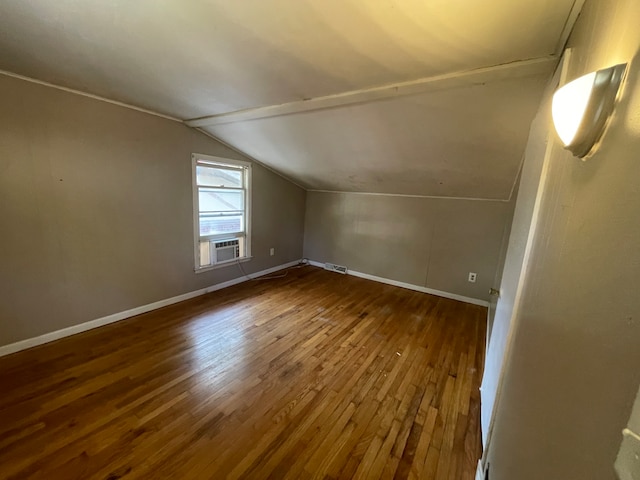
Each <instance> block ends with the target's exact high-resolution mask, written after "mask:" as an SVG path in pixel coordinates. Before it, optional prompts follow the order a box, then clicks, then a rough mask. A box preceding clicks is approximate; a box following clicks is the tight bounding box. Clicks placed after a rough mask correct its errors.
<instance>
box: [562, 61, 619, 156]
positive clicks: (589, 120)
mask: <svg viewBox="0 0 640 480" xmlns="http://www.w3.org/2000/svg"><path fill="white" fill-rule="evenodd" d="M626 69H627V64H626V63H621V64H619V65H614V66H613V67H609V68H604V69H602V70H598V71H597V72H591V73H588V74H587V75H584V76H583V77H580V78H578V79H576V80H573V81H572V82H569V83H567V84H566V85H564V86H563V87H561V88H559V89H558V90H556V93H554V95H553V101H552V104H551V113H552V116H553V123H554V125H555V127H556V132H558V136H559V137H560V140H562V143H563V144H564V148H566V149H567V150H569V151H571V153H573V154H574V155H575V156H576V157H580V158H582V157H584V156H586V155H587V154H588V153H589V152H590V151H591V149H592V148H593V146H594V145H595V143H596V142H597V141H598V139H599V138H600V137H601V136H602V133H603V131H604V127H605V125H606V122H607V119H608V118H609V116H610V115H611V113H612V112H613V106H614V103H615V100H616V96H617V94H618V89H619V88H620V84H621V83H622V79H623V77H624V73H625V70H626Z"/></svg>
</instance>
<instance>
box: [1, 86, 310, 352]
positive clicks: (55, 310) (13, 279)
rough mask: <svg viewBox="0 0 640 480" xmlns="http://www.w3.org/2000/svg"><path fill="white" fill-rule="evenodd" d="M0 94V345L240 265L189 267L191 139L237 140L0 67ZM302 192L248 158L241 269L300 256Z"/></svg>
mask: <svg viewBox="0 0 640 480" xmlns="http://www.w3.org/2000/svg"><path fill="white" fill-rule="evenodd" d="M0 105H2V108H1V109H0V125H2V127H1V128H0V224H1V225H2V233H1V234H0V264H1V270H0V272H1V273H0V345H6V344H9V343H13V342H16V341H19V340H23V339H27V338H30V337H34V336H37V335H41V334H44V333H47V332H51V331H55V330H59V329H62V328H65V327H69V326H71V325H75V324H79V323H83V322H86V321H89V320H93V319H96V318H100V317H103V316H105V315H109V314H113V313H117V312H121V311H124V310H127V309H130V308H134V307H138V306H141V305H145V304H148V303H151V302H154V301H158V300H162V299H165V298H169V297H172V296H176V295H179V294H182V293H186V292H190V291H193V290H197V289H200V288H204V287H206V286H210V285H213V284H216V283H219V282H223V281H226V280H230V279H233V278H236V277H239V276H240V274H239V271H238V267H237V266H230V267H226V268H223V269H218V270H214V271H210V272H207V273H201V274H195V273H194V271H193V267H194V259H193V227H192V218H193V217H192V194H191V153H192V152H198V153H205V154H210V155H218V156H223V157H228V158H236V159H243V158H242V157H241V156H240V155H239V154H237V153H235V152H233V151H231V150H229V149H227V148H226V147H224V146H222V145H221V144H219V143H217V142H215V141H214V140H212V139H210V138H208V137H206V136H204V135H203V134H200V133H198V132H196V131H194V130H191V129H188V128H187V127H185V126H182V125H180V124H179V123H177V122H173V121H170V120H165V119H162V118H158V117H154V116H151V115H147V114H144V113H140V112H137V111H133V110H130V109H126V108H122V107H118V106H115V105H111V104H108V103H104V102H100V101H96V100H93V99H89V98H86V97H82V96H78V95H73V94H70V93H66V92H63V91H60V90H55V89H52V88H48V87H44V86H40V85H36V84H33V83H28V82H25V81H22V80H18V79H14V78H9V77H4V76H0ZM245 160H246V159H245ZM304 202H305V192H304V190H302V189H300V188H298V187H296V186H295V185H293V184H292V183H290V182H288V181H286V180H284V179H283V178H281V177H279V176H277V175H275V174H273V173H272V172H270V171H268V170H266V169H264V168H263V167H261V166H259V165H254V168H253V249H252V253H253V255H254V258H253V259H252V260H251V261H250V262H247V263H245V264H244V267H245V269H246V270H247V271H248V272H255V271H259V270H263V269H266V268H269V267H272V266H275V265H279V264H282V263H285V262H288V261H292V260H295V259H298V258H301V255H302V236H303V217H304ZM270 247H275V251H276V255H275V256H273V257H271V256H269V248H270Z"/></svg>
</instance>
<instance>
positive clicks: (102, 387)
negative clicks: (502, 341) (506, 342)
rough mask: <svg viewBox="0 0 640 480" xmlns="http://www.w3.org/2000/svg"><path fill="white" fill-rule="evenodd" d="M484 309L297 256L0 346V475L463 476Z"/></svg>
mask: <svg viewBox="0 0 640 480" xmlns="http://www.w3.org/2000/svg"><path fill="white" fill-rule="evenodd" d="M485 318H486V309H485V308H483V307H477V306H474V305H468V304H464V303H460V302H457V301H453V300H447V299H443V298H438V297H434V296H430V295H426V294H422V293H418V292H412V291H409V290H405V289H401V288H397V287H392V286H388V285H382V284H379V283H375V282H371V281H369V280H363V279H360V278H355V277H350V276H344V275H339V274H336V273H330V272H326V271H324V270H321V269H318V268H315V267H310V266H308V267H303V268H300V269H293V270H291V271H290V272H289V274H288V275H287V276H286V277H284V278H281V279H276V280H268V281H256V282H246V283H244V284H241V285H237V286H235V287H231V288H228V289H225V290H221V291H218V292H215V293H212V294H208V295H205V296H202V297H198V298H195V299H193V300H189V301H186V302H182V303H179V304H176V305H172V306H169V307H165V308H163V309H160V310H156V311H154V312H150V313H148V314H145V315H140V316H138V317H135V318H132V319H129V320H125V321H121V322H118V323H116V324H112V325H109V326H106V327H102V328H99V329H96V330H92V331H89V332H85V333H83V334H79V335H76V336H73V337H69V338H66V339H63V340H59V341H57V342H54V343H50V344H47V345H44V346H41V347H37V348H34V349H31V350H28V351H24V352H20V353H17V354H14V355H11V356H8V357H4V358H0V386H1V389H2V395H1V397H0V477H1V478H20V479H24V478H46V479H49V480H51V479H58V478H60V479H94V478H95V479H109V480H115V479H118V478H125V479H127V480H129V479H137V478H144V479H155V478H173V479H191V478H194V479H209V478H211V479H224V478H229V479H232V478H249V479H262V478H274V479H280V478H291V479H298V478H302V479H306V478H318V479H342V478H363V479H377V478H413V479H418V478H422V479H443V480H444V479H452V480H454V479H455V480H458V479H473V478H474V474H475V467H476V463H477V459H478V458H479V457H480V455H481V446H480V432H479V414H478V410H479V393H478V388H479V381H480V376H481V371H482V365H483V350H484V338H485Z"/></svg>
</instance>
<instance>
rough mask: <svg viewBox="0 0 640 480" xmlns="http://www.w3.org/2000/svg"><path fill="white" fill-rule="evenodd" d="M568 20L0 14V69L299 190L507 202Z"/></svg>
mask: <svg viewBox="0 0 640 480" xmlns="http://www.w3.org/2000/svg"><path fill="white" fill-rule="evenodd" d="M573 4H574V0H529V1H526V2H514V1H513V0H484V1H479V0H477V1H460V0H430V1H425V0H368V1H367V0H233V1H230V0H207V1H205V0H202V1H196V0H189V1H186V0H136V1H131V0H111V1H108V2H107V1H104V0H58V1H55V2H54V1H50V0H4V1H3V2H1V3H0V22H1V25H2V28H1V29H0V69H3V70H6V71H9V72H13V73H17V74H20V75H25V76H28V77H32V78H36V79H39V80H43V81H47V82H51V83H54V84H57V85H61V86H65V87H69V88H73V89H77V90H81V91H85V92H89V93H93V94H96V95H100V96H104V97H106V98H109V99H114V100H118V101H121V102H125V103H129V104H132V105H135V106H139V107H143V108H147V109H150V110H153V111H157V112H160V113H164V114H168V115H171V116H174V117H177V118H179V119H181V120H190V119H195V118H200V117H207V120H205V121H204V122H201V124H200V125H201V126H202V127H203V128H204V129H206V130H207V131H208V132H209V133H211V134H213V135H214V136H216V137H218V138H220V139H221V140H223V141H225V142H226V143H228V144H230V145H231V146H233V147H235V148H237V149H238V150H240V151H242V152H245V153H247V154H248V155H250V156H252V157H254V158H255V159H257V160H259V161H260V162H262V163H264V164H266V165H268V166H270V167H272V168H274V169H276V170H278V171H280V172H282V173H283V174H285V175H287V176H289V177H291V178H292V179H294V180H295V181H297V182H298V183H300V184H302V185H304V186H305V187H307V188H312V189H327V190H344V191H368V192H381V193H399V194H415V195H437V196H456V197H471V198H501V199H504V198H508V196H509V192H510V190H511V187H512V185H513V181H514V179H515V177H516V174H517V169H518V165H519V163H520V160H521V156H522V153H523V151H524V145H525V142H526V136H527V132H528V129H529V124H530V122H531V119H532V117H533V114H534V112H535V110H536V107H537V103H538V101H539V98H540V94H541V89H542V87H543V85H544V82H545V81H546V80H547V79H548V78H549V75H550V72H551V70H552V68H553V65H554V61H553V59H552V60H545V58H546V57H547V58H548V56H549V55H553V54H557V53H558V51H559V49H560V48H561V47H562V43H563V39H564V38H566V33H567V31H568V28H567V25H570V23H571V19H572V18H573V17H572V16H571V11H572V8H573ZM539 58H542V60H540V61H537V60H534V61H533V67H532V62H531V59H539ZM505 64H510V65H508V66H507V68H506V69H505V68H504V65H505ZM496 66H498V67H496ZM486 67H489V68H486ZM475 69H483V70H481V71H475ZM407 82H409V84H410V85H412V87H411V88H409V89H405V87H406V84H407ZM389 85H391V86H390V87H389V88H386V89H384V88H383V89H380V88H376V87H381V86H389ZM396 87H398V88H396ZM327 96H330V97H329V99H326V98H322V97H327ZM319 97H320V98H319ZM327 100H329V101H328V103H327ZM281 104H285V105H284V107H282V106H281ZM278 105H280V106H278ZM273 106H276V107H273ZM238 110H243V111H244V110H248V112H242V113H241V114H240V115H238V114H231V115H229V114H230V113H232V112H236V111H238ZM283 113H287V114H286V115H283ZM224 114H227V116H226V117H224V116H223V117H222V118H223V119H224V120H221V117H216V116H219V115H224ZM210 116H213V118H212V119H210V120H209V119H208V117H210ZM202 123H204V125H202ZM207 123H210V124H213V125H207Z"/></svg>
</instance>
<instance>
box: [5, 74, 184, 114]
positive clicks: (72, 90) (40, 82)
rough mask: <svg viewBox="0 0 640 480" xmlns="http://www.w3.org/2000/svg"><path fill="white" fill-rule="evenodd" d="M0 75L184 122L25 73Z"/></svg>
mask: <svg viewBox="0 0 640 480" xmlns="http://www.w3.org/2000/svg"><path fill="white" fill-rule="evenodd" d="M0 75H4V76H5V77H11V78H17V79H19V80H24V81H25V82H30V83H35V84H37V85H42V86H43V87H49V88H55V89H56V90H62V91H63V92H67V93H73V94H74V95H80V96H81V97H87V98H91V99H93V100H98V101H99V102H105V103H110V104H112V105H117V106H118V107H123V108H128V109H130V110H135V111H137V112H142V113H146V114H148V115H153V116H155V117H160V118H164V119H166V120H171V121H172V122H178V123H184V120H182V119H180V118H176V117H172V116H171V115H166V114H164V113H160V112H156V111H154V110H149V109H148V108H143V107H138V106H136V105H131V104H130V103H125V102H120V101H118V100H112V99H110V98H107V97H101V96H100V95H94V94H93V93H88V92H83V91H82V90H76V89H75V88H69V87H63V86H62V85H56V84H55V83H50V82H45V81H44V80H38V79H37V78H33V77H27V76H25V75H20V74H17V73H13V72H9V71H7V70H0Z"/></svg>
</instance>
